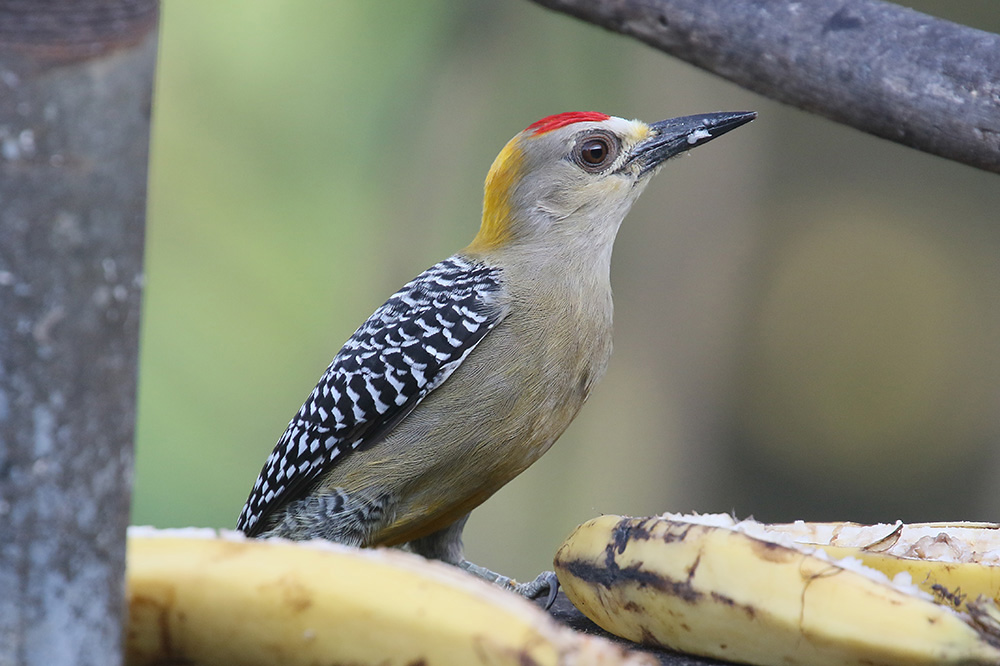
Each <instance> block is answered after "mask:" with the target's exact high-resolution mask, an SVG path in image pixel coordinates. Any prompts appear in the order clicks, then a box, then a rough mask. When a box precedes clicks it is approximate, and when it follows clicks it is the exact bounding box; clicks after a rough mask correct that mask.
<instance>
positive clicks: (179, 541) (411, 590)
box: [126, 528, 655, 666]
mask: <svg viewBox="0 0 1000 666" xmlns="http://www.w3.org/2000/svg"><path fill="white" fill-rule="evenodd" d="M127 557H128V559H127V572H128V573H127V590H128V592H127V595H128V605H129V624H128V628H127V632H126V663H127V664H129V666H141V665H147V664H164V663H183V664H188V665H195V664H206V665H207V664H212V665H220V664H240V665H241V666H253V665H257V664H259V665H261V666H263V665H265V664H267V665H273V664H283V665H285V666H296V665H299V664H302V665H306V664H352V665H353V666H363V665H365V664H378V665H379V666H393V665H396V664H399V665H404V664H405V665H412V664H427V665H428V666H430V665H434V666H449V665H454V666H473V665H476V664H489V665H490V666H496V665H500V664H511V665H512V666H513V665H522V664H533V665H539V666H542V665H551V666H560V665H565V666H569V665H579V666H584V665H595V666H597V665H601V666H611V665H618V664H621V665H629V666H639V665H642V664H651V663H655V662H652V661H651V660H650V658H649V657H648V656H646V655H641V654H637V653H631V652H628V651H626V650H624V649H623V648H621V647H619V646H617V645H614V644H612V643H610V642H609V641H606V640H603V639H599V638H597V637H591V636H584V635H581V634H577V633H576V632H573V631H571V630H569V629H567V628H565V627H562V626H560V625H558V624H557V623H556V622H555V621H554V620H552V619H551V618H549V617H548V616H547V615H546V614H545V613H543V612H542V611H541V610H539V609H538V608H536V607H535V606H534V605H532V604H531V603H529V602H527V601H525V600H524V599H521V598H519V597H517V596H516V595H514V594H511V593H510V592H507V591H504V590H501V589H498V588H495V587H494V586H491V585H489V584H486V583H484V582H482V581H480V580H478V579H475V578H473V577H472V576H469V575H468V574H466V573H464V572H461V571H458V570H456V569H455V568H454V567H450V566H448V565H444V564H441V563H437V562H429V561H427V560H425V559H424V558H421V557H419V556H416V555H411V554H409V553H403V552H399V551H395V550H359V549H354V548H348V547H345V546H340V545H337V544H331V543H327V542H307V543H303V542H295V543H293V542H289V541H283V540H251V539H245V538H244V537H243V536H242V535H239V534H237V533H232V532H216V531H215V530H162V531H160V530H153V529H151V528H132V529H130V530H129V536H128V550H127Z"/></svg>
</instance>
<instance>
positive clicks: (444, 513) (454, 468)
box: [342, 338, 610, 545]
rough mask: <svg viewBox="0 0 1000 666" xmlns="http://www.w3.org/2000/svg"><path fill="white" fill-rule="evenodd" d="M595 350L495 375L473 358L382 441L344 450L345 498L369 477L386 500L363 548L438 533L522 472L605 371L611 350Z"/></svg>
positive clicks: (515, 366) (549, 443)
mask: <svg viewBox="0 0 1000 666" xmlns="http://www.w3.org/2000/svg"><path fill="white" fill-rule="evenodd" d="M496 339H499V338H496ZM476 351H480V350H479V349H477V350H476ZM559 351H562V350H559ZM598 352H599V353H597V354H591V355H590V356H588V357H587V358H586V359H584V360H580V359H579V358H576V357H574V358H573V359H572V361H573V362H570V360H568V359H566V358H558V357H553V356H558V355H557V354H555V355H549V357H548V359H547V362H545V363H541V364H538V363H536V364H532V365H530V366H529V365H518V364H516V363H515V364H510V363H505V364H504V367H503V369H501V368H497V367H494V364H492V363H490V362H484V363H480V362H478V361H479V359H478V358H476V357H477V354H472V355H470V357H469V358H468V359H467V360H466V362H465V363H463V364H462V366H460V367H459V368H458V370H456V372H455V374H454V375H453V376H452V377H451V378H449V380H448V381H446V382H445V383H444V384H443V385H442V386H441V387H439V388H438V389H436V390H435V391H434V392H432V393H431V394H430V395H428V396H427V398H425V399H424V401H423V402H422V403H421V404H420V407H419V408H418V409H417V410H414V412H413V413H412V414H410V416H409V417H408V418H406V419H405V420H404V421H403V422H402V423H401V424H400V425H399V426H397V428H396V429H395V430H393V432H392V433H390V434H389V435H388V437H387V438H386V439H385V440H384V441H382V442H380V443H379V444H377V445H376V446H374V447H372V449H371V450H370V451H358V452H355V453H354V454H352V456H351V457H350V458H349V459H348V460H345V461H344V462H345V463H348V464H346V465H344V470H343V472H344V476H343V477H342V480H343V485H344V486H345V489H346V490H347V492H348V493H352V492H354V491H361V492H364V493H367V492H368V491H369V489H368V488H365V486H366V485H367V481H368V480H373V481H374V483H377V484H378V485H379V486H381V487H382V488H383V490H387V491H388V492H389V494H390V504H391V507H390V509H389V511H388V512H387V518H388V520H387V521H386V523H385V524H384V526H382V527H381V528H380V529H378V530H377V531H376V532H375V533H374V534H373V535H372V543H371V544H369V545H395V544H399V543H404V542H407V541H411V540H413V539H417V538H420V537H422V536H426V535H428V534H431V533H433V532H435V531H437V530H439V529H442V528H444V527H446V526H448V525H450V524H451V523H452V522H454V521H456V520H458V519H459V518H461V517H462V516H464V515H465V514H467V513H468V512H469V511H471V510H472V509H474V508H475V507H476V506H478V505H479V504H481V503H482V502H484V501H485V500H486V499H488V498H489V497H490V496H491V495H493V493H495V492H496V491H497V490H499V489H500V488H501V487H502V486H504V485H505V484H506V483H507V482H508V481H510V480H511V479H513V478H514V477H515V476H517V475H518V474H520V473H521V472H523V471H524V470H525V469H527V468H528V467H529V466H530V465H531V464H532V463H533V462H535V461H536V460H537V459H538V458H539V457H541V456H542V454H544V453H545V452H546V451H547V450H548V449H549V447H551V446H552V444H553V443H554V442H555V440H556V439H557V438H558V437H559V436H560V435H561V434H562V433H563V431H564V430H565V429H566V427H567V426H568V425H569V424H570V422H571V421H572V420H573V418H574V417H575V416H576V414H577V412H578V411H579V409H580V407H581V406H582V405H583V403H584V401H585V400H586V398H587V396H588V395H589V393H590V389H591V387H592V385H593V384H594V382H596V381H597V379H599V378H600V376H601V375H602V374H603V373H604V369H605V367H606V365H607V358H608V355H609V354H610V344H609V345H608V348H607V350H604V349H598ZM480 358H482V359H491V358H496V356H495V355H493V354H489V355H487V354H483V355H481V356H480ZM543 358H544V356H543ZM512 368H513V369H512ZM387 484H388V488H387V487H386V486H387Z"/></svg>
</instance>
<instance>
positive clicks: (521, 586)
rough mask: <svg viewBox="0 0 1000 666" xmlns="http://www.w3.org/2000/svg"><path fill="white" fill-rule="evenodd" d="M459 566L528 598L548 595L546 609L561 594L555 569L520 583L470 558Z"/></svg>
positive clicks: (532, 598)
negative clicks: (473, 561) (475, 562)
mask: <svg viewBox="0 0 1000 666" xmlns="http://www.w3.org/2000/svg"><path fill="white" fill-rule="evenodd" d="M458 567H459V568H460V569H464V570H465V571H468V572H469V573H471V574H472V575H474V576H477V577H479V578H482V579H483V580H485V581H487V582H490V583H493V584H494V585H497V586H499V587H502V588H504V589H505V590H510V591H512V592H516V593H517V594H519V595H521V596H522V597H524V598H526V599H531V600H534V599H538V598H540V597H541V596H542V595H546V596H545V606H544V609H545V610H548V609H549V608H551V607H552V604H553V603H554V602H555V600H556V596H557V595H558V594H559V579H558V578H556V574H555V572H554V571H543V572H542V573H540V574H538V576H537V577H536V578H535V580H533V581H531V582H528V583H518V582H517V581H515V580H514V579H513V578H508V577H507V576H502V575H500V574H498V573H496V572H495V571H490V570H489V569H487V568H486V567H481V566H479V565H476V564H473V563H472V562H470V561H468V560H462V561H460V562H459V563H458Z"/></svg>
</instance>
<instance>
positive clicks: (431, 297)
mask: <svg viewBox="0 0 1000 666" xmlns="http://www.w3.org/2000/svg"><path fill="white" fill-rule="evenodd" d="M754 117H756V114H755V113H754V112H724V113H709V114H703V115H696V116H686V117H682V118H673V119H670V120H663V121H660V122H657V123H652V124H646V123H644V122H641V121H638V120H625V119H623V118H618V117H613V116H608V115H605V114H603V113H595V112H583V113H561V114H558V115H554V116H549V117H546V118H543V119H541V120H539V121H537V122H534V123H532V124H531V125H529V126H528V127H527V128H526V129H525V130H524V131H522V132H521V133H520V134H518V135H517V136H515V137H514V138H513V139H511V140H510V142H508V143H507V145H506V146H505V147H504V148H503V150H502V151H501V152H500V154H499V155H498V156H497V158H496V160H495V161H494V163H493V166H492V167H491V168H490V170H489V174H488V175H487V177H486V186H485V196H484V203H483V217H482V223H481V226H480V228H479V233H478V234H477V235H476V236H475V238H474V239H473V241H472V243H471V244H469V245H468V246H467V247H466V248H465V249H463V250H461V251H459V252H458V253H456V254H454V255H453V256H451V257H449V258H447V259H445V260H444V261H442V262H440V263H438V264H435V265H434V266H432V267H430V268H429V269H427V270H426V271H424V272H423V273H421V274H420V275H418V276H417V277H416V278H414V279H413V280H411V281H410V282H409V283H407V284H406V285H404V286H403V287H402V288H401V289H400V290H399V291H397V292H396V293H395V294H393V295H392V296H391V297H390V298H389V300H388V301H386V302H385V304H384V305H382V306H381V307H380V308H378V309H377V310H376V311H375V312H374V314H372V316H371V317H370V318H369V319H368V321H366V322H365V323H364V324H362V325H361V327H360V328H358V330H357V331H355V332H354V334H353V335H352V336H351V337H350V339H348V341H347V342H346V343H345V344H344V346H343V348H342V349H341V350H340V352H339V353H338V354H337V355H336V357H334V359H333V362H331V363H330V365H329V367H328V368H327V369H326V372H324V373H323V376H322V377H321V378H320V380H319V383H318V384H317V385H316V388H314V389H313V390H312V392H311V393H310V394H309V396H308V397H307V398H306V401H305V403H303V405H302V407H301V408H300V409H299V411H298V412H297V413H296V414H295V416H294V417H293V418H292V420H291V422H290V423H289V424H288V427H287V429H286V430H285V432H284V434H283V435H282V436H281V438H280V439H279V440H278V442H277V444H276V446H275V447H274V451H273V452H272V453H271V454H270V456H268V458H267V461H266V462H265V463H264V467H263V469H262V470H261V472H260V475H259V476H258V477H257V481H256V482H255V483H254V485H253V489H252V490H251V492H250V496H249V498H248V499H247V501H246V504H245V505H244V507H243V511H242V512H241V513H240V516H239V519H238V522H237V529H238V530H241V531H243V532H244V533H245V534H246V535H248V536H251V537H256V536H277V537H284V538H288V539H314V538H320V539H328V540H332V541H336V542H340V543H344V544H348V545H352V546H359V547H370V546H401V547H405V548H407V549H409V550H411V551H413V552H416V553H419V554H421V555H424V556H426V557H430V558H435V559H440V560H443V561H445V562H449V563H451V564H455V565H457V566H460V567H462V568H463V569H466V570H467V571H470V572H472V573H474V574H476V575H478V576H480V577H483V578H485V579H487V580H490V581H492V582H495V583H497V584H500V585H502V586H504V587H507V588H513V589H515V590H516V591H517V592H519V593H521V594H523V595H525V596H527V597H530V598H534V597H537V596H540V595H541V594H544V593H548V595H549V598H550V601H551V598H552V597H553V596H554V592H555V590H556V589H557V584H556V582H555V579H554V575H553V574H551V572H545V573H543V574H541V575H540V576H539V577H538V578H537V579H535V580H534V581H530V582H528V583H522V584H516V583H515V582H514V581H512V580H511V579H509V578H506V577H504V576H500V575H499V574H496V573H494V572H492V571H489V570H488V569H485V568H482V567H478V566H476V565H474V564H472V563H471V562H469V561H467V560H466V559H465V558H464V556H463V548H462V529H463V528H464V526H465V522H466V520H467V519H468V516H469V512H470V511H472V509H474V508H475V507H476V506H478V505H479V504H481V503H482V502H484V501H485V500H486V499H487V498H488V497H490V496H491V495H492V494H493V493H495V492H496V491H497V490H499V489H500V488H501V487H502V486H503V485H504V484H506V483H507V482H508V481H510V480H511V479H513V478H514V477H515V476H517V475H518V474H520V473H521V472H523V471H524V470H525V469H526V468H527V467H528V466H529V465H531V463H533V462H535V461H536V460H537V459H538V458H539V457H540V456H541V455H542V454H543V453H545V452H546V451H547V450H548V449H549V447H550V446H552V444H553V442H555V441H556V439H557V438H558V437H559V436H560V435H561V434H562V432H563V431H564V430H565V429H566V427H567V426H568V425H569V424H570V422H571V421H572V420H573V418H574V417H575V416H576V414H577V412H578V411H579V409H580V407H581V406H582V405H583V403H584V402H585V401H586V399H587V397H588V396H589V395H590V392H591V389H592V388H593V387H594V384H595V383H596V382H597V381H598V380H599V379H600V378H601V376H602V375H603V374H604V371H605V368H606V367H607V364H608V359H609V357H610V355H611V319H612V302H611V282H610V266H611V250H612V245H613V244H614V239H615V235H616V234H617V232H618V228H619V226H620V225H621V223H622V220H623V219H624V218H625V215H626V213H627V212H628V210H629V208H630V207H631V206H632V203H633V202H634V201H635V200H636V199H637V198H638V196H639V194H640V193H641V192H642V191H643V189H644V188H645V187H646V185H647V184H648V183H649V181H650V179H651V177H652V175H653V174H654V173H655V172H656V171H658V170H659V167H660V166H662V164H663V162H664V161H665V160H666V159H667V158H669V157H672V156H674V155H677V154H679V153H682V152H684V151H687V150H690V149H691V148H694V147H696V146H699V145H702V144H704V143H707V142H708V141H711V140H712V139H714V138H716V137H718V136H720V135H722V134H724V133H726V132H728V131H730V130H732V129H734V128H736V127H739V126H740V125H743V124H745V123H747V122H750V121H751V120H753V118H754Z"/></svg>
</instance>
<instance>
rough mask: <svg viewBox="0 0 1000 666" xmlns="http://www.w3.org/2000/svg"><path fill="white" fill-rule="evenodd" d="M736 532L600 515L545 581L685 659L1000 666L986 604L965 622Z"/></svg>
mask: <svg viewBox="0 0 1000 666" xmlns="http://www.w3.org/2000/svg"><path fill="white" fill-rule="evenodd" d="M750 522H752V521H750ZM757 525H759V524H757ZM741 526H742V527H741ZM745 528H746V525H743V524H738V523H736V521H734V520H733V519H731V518H730V517H729V516H677V515H670V514H668V515H665V516H663V517H656V518H624V517H621V516H603V517H601V518H596V519H594V520H591V521H589V522H587V523H584V524H583V525H581V526H580V527H578V528H577V529H576V531H575V532H573V534H571V535H570V536H569V538H568V539H567V540H566V542H565V543H564V544H563V545H562V547H561V548H560V549H559V551H558V553H557V554H556V559H555V568H556V573H557V575H558V576H559V582H560V583H561V584H562V587H563V589H564V590H565V592H566V595H567V596H568V597H569V598H570V600H571V601H572V602H573V603H574V604H575V605H576V607H577V608H579V609H580V610H581V611H582V612H583V613H584V614H585V615H587V616H588V617H589V618H590V619H591V620H593V621H594V622H595V623H597V624H598V625H600V626H601V627H603V628H604V629H606V630H608V631H610V632H611V633H614V634H616V635H618V636H621V637H623V638H627V639H629V640H633V641H637V642H641V643H646V644H652V645H660V646H665V647H670V648H673V649H677V650H681V651H684V652H690V653H693V654H699V655H704V656H710V657H716V658H722V659H728V660H732V661H738V662H741V663H748V664H758V665H761V666H772V665H777V664H788V665H793V664H803V665H806V664H808V665H809V666H848V665H858V666H860V665H862V664H864V665H869V666H871V665H878V666H889V665H899V666H918V665H925V666H945V665H948V664H955V665H958V664H964V665H967V666H969V665H973V664H993V665H994V666H995V665H997V664H1000V623H998V622H997V614H996V606H995V605H994V604H993V602H992V601H991V600H986V599H980V600H979V601H976V602H972V603H971V604H969V605H968V607H969V609H970V610H972V611H973V612H974V614H975V618H973V617H970V615H969V614H966V613H960V612H958V611H956V610H955V609H954V608H953V607H951V606H945V605H941V604H937V603H935V602H934V601H933V598H932V597H930V595H927V594H925V593H923V592H922V591H921V590H919V589H918V588H916V587H915V586H913V585H912V584H910V585H906V584H902V583H901V582H897V583H893V582H892V581H890V580H889V579H888V578H887V577H886V576H885V575H884V574H881V573H880V572H877V571H873V570H870V569H867V568H866V567H863V566H862V565H860V564H859V563H858V562H857V561H856V560H852V559H850V558H848V559H847V560H843V561H838V560H836V559H834V558H833V557H831V556H829V555H827V554H826V553H824V552H822V551H820V550H818V549H816V548H813V547H810V546H806V545H801V544H797V543H795V542H794V540H793V539H791V538H779V537H773V538H764V537H762V535H760V534H757V536H751V534H748V533H747V530H746V529H745ZM749 531H753V530H749ZM779 541H780V542H779Z"/></svg>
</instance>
